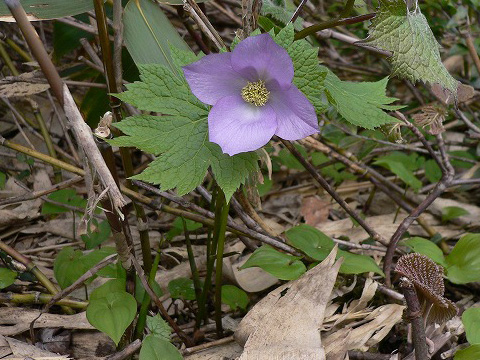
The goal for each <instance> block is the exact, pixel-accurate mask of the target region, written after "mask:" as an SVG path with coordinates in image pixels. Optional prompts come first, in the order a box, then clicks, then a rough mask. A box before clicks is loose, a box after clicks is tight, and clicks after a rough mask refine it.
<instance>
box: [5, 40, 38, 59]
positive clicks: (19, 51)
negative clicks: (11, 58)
mask: <svg viewBox="0 0 480 360" xmlns="http://www.w3.org/2000/svg"><path fill="white" fill-rule="evenodd" d="M5 42H6V43H7V45H8V46H10V47H11V48H12V50H13V51H15V52H16V53H17V54H18V55H20V56H21V57H22V58H23V60H25V61H26V62H32V61H33V59H32V57H31V56H30V55H29V54H28V53H27V52H26V51H25V50H23V49H22V48H21V47H20V46H18V45H17V43H16V42H15V41H13V40H12V39H7V40H5Z"/></svg>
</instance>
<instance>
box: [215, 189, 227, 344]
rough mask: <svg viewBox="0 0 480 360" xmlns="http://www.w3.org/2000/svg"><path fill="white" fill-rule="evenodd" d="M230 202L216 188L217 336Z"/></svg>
mask: <svg viewBox="0 0 480 360" xmlns="http://www.w3.org/2000/svg"><path fill="white" fill-rule="evenodd" d="M229 208H230V202H228V203H227V202H226V201H225V194H224V193H223V191H222V190H221V189H220V188H218V195H217V204H216V206H215V224H216V225H217V224H218V226H216V227H215V230H217V231H216V232H215V234H214V237H215V239H216V241H215V242H216V243H217V264H216V268H215V324H216V326H217V337H218V338H221V337H222V336H223V328H222V275H223V252H224V250H225V231H226V229H227V219H228V210H229Z"/></svg>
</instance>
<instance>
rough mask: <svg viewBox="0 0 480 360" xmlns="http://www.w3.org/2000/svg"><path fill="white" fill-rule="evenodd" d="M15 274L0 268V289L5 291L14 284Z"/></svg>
mask: <svg viewBox="0 0 480 360" xmlns="http://www.w3.org/2000/svg"><path fill="white" fill-rule="evenodd" d="M17 275H18V274H17V273H16V272H15V271H12V270H10V269H7V268H0V289H5V288H6V287H9V286H10V285H12V284H13V283H14V282H15V279H16V278H17Z"/></svg>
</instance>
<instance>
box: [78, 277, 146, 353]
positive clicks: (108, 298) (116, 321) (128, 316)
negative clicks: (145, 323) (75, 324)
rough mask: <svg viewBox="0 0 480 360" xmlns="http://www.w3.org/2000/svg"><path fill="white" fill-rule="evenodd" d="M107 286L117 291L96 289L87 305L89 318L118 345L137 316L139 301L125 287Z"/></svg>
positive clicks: (89, 320) (93, 324) (91, 322)
mask: <svg viewBox="0 0 480 360" xmlns="http://www.w3.org/2000/svg"><path fill="white" fill-rule="evenodd" d="M106 284H108V283H106ZM106 284H104V285H102V286H105V285H106ZM115 284H117V282H116V283H115ZM102 286H101V287H99V288H98V289H100V288H102ZM107 288H108V289H109V290H115V291H108V292H107V291H105V290H104V289H102V290H100V291H98V292H97V293H95V292H96V291H97V290H98V289H96V290H95V291H94V292H93V293H92V296H91V298H90V302H89V304H88V307H87V319H88V322H89V323H90V324H92V326H94V327H95V328H96V329H98V330H100V331H101V332H103V333H105V334H107V335H108V336H109V337H110V338H111V339H112V340H113V341H114V342H115V344H117V345H118V342H119V341H120V339H121V337H122V335H123V333H124V332H125V330H126V329H127V327H128V326H129V325H130V324H131V323H132V321H133V319H134V318H135V315H136V313H137V302H136V301H135V298H134V297H133V296H132V295H130V294H129V293H127V292H126V291H125V288H123V289H120V288H119V287H117V286H114V287H112V286H110V285H108V286H107Z"/></svg>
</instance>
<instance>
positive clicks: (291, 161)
mask: <svg viewBox="0 0 480 360" xmlns="http://www.w3.org/2000/svg"><path fill="white" fill-rule="evenodd" d="M294 146H295V148H296V149H297V150H298V151H299V152H300V154H301V155H302V156H303V157H304V158H308V154H307V150H305V147H303V146H301V145H299V144H294ZM276 157H278V160H279V161H280V162H281V163H282V164H283V165H285V166H286V167H287V168H289V169H291V170H293V169H296V170H305V168H304V167H303V165H302V164H301V163H300V161H298V160H297V158H296V157H295V156H294V155H293V154H292V153H291V152H290V151H288V150H287V149H281V150H280V151H279V152H278V155H277V156H276Z"/></svg>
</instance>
